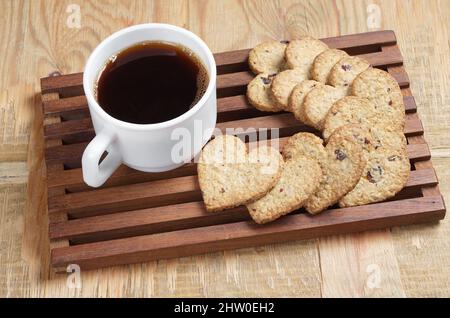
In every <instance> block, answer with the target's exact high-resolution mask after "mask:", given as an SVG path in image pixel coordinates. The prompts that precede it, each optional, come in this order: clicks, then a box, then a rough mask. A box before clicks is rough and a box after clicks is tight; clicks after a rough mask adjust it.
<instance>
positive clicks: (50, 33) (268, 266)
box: [0, 0, 450, 297]
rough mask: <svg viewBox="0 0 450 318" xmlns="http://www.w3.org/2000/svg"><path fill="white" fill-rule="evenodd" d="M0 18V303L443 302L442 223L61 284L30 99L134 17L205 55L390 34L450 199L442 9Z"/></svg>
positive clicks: (447, 232)
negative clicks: (298, 40)
mask: <svg viewBox="0 0 450 318" xmlns="http://www.w3.org/2000/svg"><path fill="white" fill-rule="evenodd" d="M373 3H374V4H375V5H374V4H373ZM78 9H79V10H78ZM0 12H2V14H1V15H0V30H1V31H0V32H1V36H0V60H1V63H0V74H1V75H0V84H1V85H0V296H10V297H22V296H29V297H36V296H37V297H48V296H57V297H64V296H69V297H72V296H82V297H109V296H113V297H114V296H117V297H128V296H136V297H152V296H162V297H174V296H217V297H220V296H254V297H259V296H266V297H271V296H294V297H296V296H311V297H333V296H358V297H360V296H362V297H371V296H399V297H404V296H407V297H414V296H441V297H449V296H450V221H449V217H447V218H446V219H445V220H443V221H441V222H440V223H439V224H426V225H418V226H407V227H396V228H392V229H388V230H381V231H373V232H366V233H360V234H352V235H342V236H336V237H327V238H321V239H314V240H308V241H298V242H291V243H287V244H277V245H268V246H263V247H258V248H248V249H242V250H236V251H227V252H218V253H212V254H206V255H201V256H196V257H188V258H182V259H173V260H163V261H155V262H149V263H145V264H137V265H131V266H120V267H114V268H107V269H102V270H96V271H90V272H81V276H80V281H81V283H82V285H81V288H73V285H70V284H67V280H68V277H69V276H67V275H64V274H58V275H56V274H53V273H52V272H51V270H50V269H49V241H48V237H47V230H48V226H47V200H46V196H47V193H46V190H45V186H46V179H45V175H46V172H45V166H44V161H43V140H42V117H41V112H40V109H39V108H40V96H39V94H38V92H39V90H40V86H39V78H40V77H43V76H47V75H48V74H50V73H52V72H54V71H58V72H61V73H72V72H79V71H81V70H82V69H83V66H84V63H85V61H86V59H87V57H88V56H89V54H90V52H91V51H92V49H93V48H94V47H95V46H96V45H97V44H98V43H99V42H100V41H101V40H102V39H103V38H105V37H106V36H107V35H109V34H111V33H113V32H115V31H117V30H119V29H121V28H123V27H126V26H129V25H132V24H137V23H145V22H166V23H171V24H175V25H179V26H182V27H185V28H187V29H189V30H191V31H193V32H195V33H197V34H198V35H199V36H200V37H202V38H203V39H204V40H205V41H206V43H207V44H208V45H209V47H210V48H211V49H212V51H213V52H221V51H227V50H234V49H242V48H249V47H252V46H254V45H255V44H257V43H259V42H261V41H262V40H266V39H269V38H275V39H290V38H295V37H297V36H299V35H302V34H305V33H307V34H311V35H313V36H315V37H330V36H338V35H343V34H352V33H359V32H366V31H371V30H379V29H392V30H394V31H395V33H396V35H397V39H398V43H399V46H400V49H401V51H402V54H403V56H404V59H405V66H406V69H407V71H408V73H409V76H410V80H411V89H412V92H413V94H414V96H415V98H416V102H417V105H418V112H419V115H420V117H421V119H422V120H423V123H424V126H425V133H426V134H425V138H426V139H427V141H428V143H429V145H430V148H431V153H432V157H433V164H434V167H435V169H436V172H437V175H438V177H439V181H440V189H441V192H442V193H443V195H444V199H445V200H446V202H447V203H448V202H450V169H449V168H450V91H449V87H450V86H449V84H450V68H449V61H450V60H449V56H450V55H449V26H450V1H448V0H442V1H435V0H423V1H413V0H411V1H403V0H398V1H391V0H386V1H379V0H373V1H372V0H370V1H369V0H368V1H361V0H354V1H350V0H348V1H347V0H344V1H340V0H335V1H331V0H322V1H317V0H311V1H237V0H220V1H219V0H211V1H200V0H192V1H181V0H180V1H178V0H172V1H168V0H161V1H135V2H131V1H121V2H115V1H103V0H91V1H81V0H67V1H38V0H33V1H8V0H1V2H0ZM78 13H79V15H78ZM78 17H79V18H80V19H78ZM72 277H73V276H72Z"/></svg>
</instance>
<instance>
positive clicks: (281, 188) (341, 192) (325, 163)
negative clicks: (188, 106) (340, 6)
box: [198, 36, 410, 223]
mask: <svg viewBox="0 0 450 318" xmlns="http://www.w3.org/2000/svg"><path fill="white" fill-rule="evenodd" d="M249 66H250V69H251V70H252V71H253V72H254V73H255V74H256V77H255V78H254V79H253V80H252V81H251V82H250V83H249V84H248V87H247V97H248V100H249V102H250V104H252V105H253V106H254V107H255V108H257V109H259V110H261V111H264V112H279V111H288V112H291V113H292V114H293V116H295V118H297V119H298V120H299V121H301V122H302V123H304V124H305V125H308V126H311V127H314V128H315V129H317V132H318V133H317V134H318V135H320V134H321V135H322V137H323V138H320V137H318V136H316V135H315V134H311V133H298V134H296V135H294V136H292V137H290V138H289V139H288V141H287V143H286V144H285V146H284V148H283V149H282V155H280V154H279V153H278V151H277V150H275V149H273V148H270V147H260V148H256V149H253V150H252V151H251V152H249V153H247V149H246V146H245V144H244V143H242V141H240V140H239V139H238V138H235V137H232V136H221V137H220V138H216V139H214V140H213V141H211V142H210V143H209V144H208V145H207V146H205V148H204V150H203V153H202V155H201V158H200V161H199V165H198V172H199V182H200V187H201V190H202V194H203V198H204V201H205V204H206V207H207V209H208V210H210V211H218V210H223V209H227V208H230V207H234V206H238V205H242V204H244V205H246V206H247V208H248V210H249V213H250V215H251V216H252V218H253V219H254V220H255V221H256V222H257V223H266V222H269V221H272V220H275V219H277V218H279V217H280V216H282V215H284V214H287V213H290V212H292V211H294V210H298V209H299V208H301V207H304V208H305V209H306V211H308V212H309V213H312V214H316V213H319V212H321V211H324V210H326V209H327V208H328V207H330V206H332V205H334V204H336V203H338V204H339V206H341V207H347V206H356V205H363V204H369V203H373V202H379V201H382V200H385V199H387V198H389V197H392V196H394V195H395V194H396V193H398V192H399V191H400V190H401V189H402V188H403V187H404V186H405V184H406V182H407V180H408V177H409V171H410V164H409V159H408V156H407V152H406V138H405V136H404V134H403V129H404V124H405V113H404V105H403V96H402V93H401V91H400V88H399V86H398V84H397V82H396V81H395V79H394V78H392V76H391V75H390V74H389V73H387V72H385V71H382V70H379V69H376V68H372V67H371V66H370V64H369V63H368V62H367V61H365V60H364V59H362V58H359V57H354V56H349V55H348V54H347V53H346V52H344V51H341V50H337V49H330V48H328V46H327V45H326V44H325V43H323V42H322V41H320V40H317V39H314V38H312V37H309V36H305V37H302V38H300V39H296V40H292V41H290V42H284V41H283V42H278V41H268V42H264V43H261V44H259V45H257V46H256V47H255V48H253V49H252V50H251V52H250V55H249ZM236 145H238V146H237V148H236V147H235V146H236ZM232 146H233V147H232ZM225 154H226V155H227V156H229V155H230V156H232V157H233V158H234V157H239V158H240V161H239V163H236V162H234V163H231V164H230V163H229V161H226V163H224V162H223V161H222V160H223V159H224V158H223V156H224V155H225ZM252 158H253V160H252ZM255 160H256V161H255ZM269 166H270V167H271V168H270V169H268V167H269ZM261 169H263V170H264V169H265V170H266V173H262V170H261Z"/></svg>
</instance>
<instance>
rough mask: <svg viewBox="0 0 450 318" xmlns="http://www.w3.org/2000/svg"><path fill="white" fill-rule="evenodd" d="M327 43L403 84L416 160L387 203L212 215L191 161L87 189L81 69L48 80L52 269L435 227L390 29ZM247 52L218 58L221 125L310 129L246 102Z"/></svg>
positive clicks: (123, 172) (422, 153) (419, 131)
mask: <svg viewBox="0 0 450 318" xmlns="http://www.w3.org/2000/svg"><path fill="white" fill-rule="evenodd" d="M323 41H324V42H326V43H327V44H328V45H329V46H330V47H332V48H340V49H343V50H345V51H347V52H348V53H349V54H351V55H359V56H362V57H364V58H366V59H367V60H368V61H369V62H370V63H371V64H372V65H373V66H374V67H378V68H382V69H384V70H387V71H388V72H389V73H390V74H392V75H393V76H394V77H395V78H396V80H397V81H398V83H399V84H400V86H401V88H402V92H403V95H404V101H405V107H406V113H407V115H406V117H407V121H406V128H405V134H406V136H407V139H408V154H409V158H410V160H411V164H412V165H411V177H410V179H409V181H408V184H407V186H406V187H405V189H403V190H402V191H401V192H400V193H399V194H398V195H397V196H395V197H394V198H392V199H391V200H389V201H387V202H382V203H377V204H371V205H366V206H360V207H352V208H334V207H333V208H331V209H329V210H328V211H326V212H324V213H321V214H319V215H316V216H311V215H309V214H307V213H305V212H304V211H303V210H299V211H296V212H294V213H292V214H290V215H288V216H286V217H283V218H281V219H280V220H278V221H276V222H273V223H271V224H267V225H257V224H255V223H254V222H253V221H251V220H249V215H248V213H247V211H246V209H245V208H243V207H240V208H235V209H232V210H228V211H224V212H219V213H207V212H206V211H205V209H204V206H203V203H202V201H201V194H200V191H199V186H198V183H197V176H196V167H195V165H194V164H188V165H185V166H183V167H181V168H179V169H176V170H174V171H170V172H164V173H143V172H139V171H135V170H132V169H130V168H128V167H125V166H122V167H120V168H119V169H118V170H117V171H116V173H115V174H114V175H113V176H112V177H111V178H110V179H109V180H108V181H107V183H106V184H105V185H104V186H102V187H101V188H98V189H93V188H89V187H88V186H86V185H85V184H84V183H83V180H82V174H81V168H80V165H81V162H80V159H81V155H82V153H83V150H84V148H85V146H86V145H87V143H88V142H89V141H90V140H91V139H92V138H93V136H94V131H93V128H92V123H91V119H90V117H89V112H88V108H87V104H86V98H85V96H84V95H83V94H84V93H83V87H82V73H77V74H69V75H60V76H53V77H47V78H43V79H42V80H41V88H42V105H43V107H42V110H43V114H44V138H45V141H46V150H45V161H46V165H47V179H48V182H47V184H48V215H49V222H50V225H49V235H50V239H51V242H52V243H51V253H52V256H51V263H52V266H53V267H54V268H55V270H57V271H58V270H65V268H66V266H67V265H68V264H78V265H80V266H81V268H82V269H83V270H85V269H92V268H98V267H103V266H110V265H116V264H128V263H136V262H143V261H148V260H155V259H162V258H172V257H182V256H190V255H194V254H199V253H206V252H212V251H219V250H225V249H236V248H242V247H249V246H256V245H261V244H269V243H278V242H284V241H290V240H299V239H307V238H313V237H318V236H324V235H332V234H339V233H349V232H356V231H365V230H370V229H378V228H385V227H391V226H395V225H403V224H414V223H421V222H431V221H437V220H440V219H442V218H444V216H445V205H444V202H443V199H442V196H441V194H440V192H439V188H438V186H437V184H438V180H437V178H436V175H435V172H434V169H433V167H432V164H431V161H430V151H429V149H428V146H427V144H426V142H425V140H424V137H423V127H422V123H421V121H420V119H419V117H418V115H417V113H416V103H415V101H414V97H413V96H412V95H411V91H410V90H409V78H408V75H407V74H406V71H405V69H404V67H403V58H402V55H401V53H400V50H399V48H398V46H397V44H396V43H397V41H396V37H395V34H394V33H393V32H392V31H380V32H371V33H363V34H356V35H347V36H340V37H333V38H326V39H323ZM248 52H249V50H238V51H232V52H225V53H218V54H215V59H216V62H217V69H218V77H217V93H218V124H217V125H218V126H219V127H220V128H227V127H242V128H244V129H245V128H247V127H255V128H259V127H260V128H266V127H268V128H270V127H276V128H279V129H280V146H282V144H283V142H285V140H286V137H288V136H290V135H292V134H294V133H296V132H299V131H311V129H310V128H308V127H306V126H304V125H302V124H301V123H300V122H298V121H297V120H295V119H294V117H293V116H292V115H291V114H288V113H278V114H272V113H263V112H260V111H258V110H256V109H254V108H253V107H251V106H249V105H248V103H247V100H246V98H245V95H244V94H245V90H246V85H247V83H248V82H249V81H250V80H251V79H252V78H253V75H252V74H251V73H250V72H249V71H248V66H247V56H248Z"/></svg>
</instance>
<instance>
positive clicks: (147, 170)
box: [124, 162, 186, 172]
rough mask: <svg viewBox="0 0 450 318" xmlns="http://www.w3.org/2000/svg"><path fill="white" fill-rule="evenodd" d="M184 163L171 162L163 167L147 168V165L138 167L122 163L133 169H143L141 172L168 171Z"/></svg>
mask: <svg viewBox="0 0 450 318" xmlns="http://www.w3.org/2000/svg"><path fill="white" fill-rule="evenodd" d="M185 164H186V163H184V162H182V163H177V164H173V165H169V166H164V167H158V168H147V167H139V166H134V165H130V164H127V163H124V165H126V166H128V167H130V168H132V169H134V170H139V171H143V172H165V171H169V170H173V169H176V168H179V167H181V166H183V165H185Z"/></svg>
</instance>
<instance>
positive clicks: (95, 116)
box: [82, 23, 217, 187]
mask: <svg viewBox="0 0 450 318" xmlns="http://www.w3.org/2000/svg"><path fill="white" fill-rule="evenodd" d="M143 41H167V42H172V43H177V44H180V45H182V46H185V47H187V48H189V49H190V50H191V51H193V52H194V53H195V54H196V55H197V57H199V58H200V60H201V61H202V62H203V64H204V66H205V67H206V69H207V71H208V73H209V84H208V87H207V89H206V91H205V93H204V95H203V97H202V98H201V99H200V100H199V101H198V103H197V104H195V105H194V106H193V107H192V108H191V109H190V110H189V111H187V112H186V113H184V114H182V115H180V116H179V117H176V118H174V119H171V120H168V121H165V122H161V123H156V124H145V125H142V124H134V123H128V122H124V121H121V120H118V119H116V118H114V117H112V116H110V115H109V114H108V113H106V112H105V111H104V110H103V109H102V108H101V107H100V105H99V104H98V103H97V100H96V98H95V95H94V87H95V85H96V82H97V80H98V76H99V74H100V72H101V71H102V69H103V68H104V66H105V64H106V62H107V60H108V59H109V58H110V57H111V56H112V55H114V54H116V53H118V52H120V51H121V50H123V49H125V48H127V47H130V46H132V45H133V44H136V43H139V42H143ZM83 87H84V92H85V94H86V98H87V102H88V106H89V111H90V114H91V118H92V123H93V125H94V130H95V134H96V136H95V138H94V139H93V140H92V141H91V142H90V143H89V145H88V146H87V148H86V149H85V151H84V153H83V158H82V167H83V178H84V181H85V182H86V183H87V184H88V185H90V186H92V187H98V186H101V185H102V184H103V183H104V182H105V181H106V180H107V179H108V178H109V177H110V176H111V175H112V174H113V172H114V171H115V170H116V169H117V168H118V167H119V166H120V165H121V164H125V165H127V166H129V167H131V168H133V169H136V170H141V171H146V172H161V171H167V170H172V169H175V168H177V167H179V166H181V165H183V164H184V163H185V162H186V160H189V159H192V158H193V157H194V156H196V155H197V154H198V153H199V152H200V150H201V148H202V147H203V145H204V144H205V143H206V142H207V141H208V140H209V139H210V137H211V135H212V132H213V129H214V127H215V125H216V118H217V99H216V63H215V60H214V57H213V54H212V53H211V51H210V50H209V48H208V47H207V46H206V44H205V43H204V42H203V41H202V40H201V39H200V38H199V37H198V36H197V35H195V34H194V33H192V32H190V31H187V30H185V29H183V28H180V27H176V26H173V25H169V24H159V23H149V24H140V25H135V26H131V27H128V28H126V29H123V30H120V31H118V32H116V33H114V34H112V35H111V36H109V37H108V38H106V39H105V40H104V41H103V42H102V43H100V44H99V45H98V46H97V48H95V50H94V51H93V52H92V54H91V56H90V57H89V59H88V61H87V64H86V67H85V70H84V75H83ZM174 94H176V92H174ZM124 107H127V105H124ZM194 124H195V125H194ZM194 127H195V129H194ZM199 127H200V131H198V130H199ZM177 128H180V129H184V130H185V131H187V132H188V134H187V136H188V137H189V138H190V139H191V140H189V141H184V142H185V143H186V142H187V143H188V144H189V145H191V148H190V152H189V158H183V159H181V158H179V157H177V156H175V157H174V156H173V154H172V150H173V148H174V147H175V146H176V145H177V144H179V142H180V140H177V139H176V138H174V137H173V132H174V130H175V129H177ZM185 135H186V134H185ZM105 151H106V152H107V153H108V154H107V156H106V157H105V158H104V159H103V161H102V162H101V163H100V164H99V161H100V158H101V156H102V155H103V153H104V152H105Z"/></svg>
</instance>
